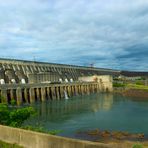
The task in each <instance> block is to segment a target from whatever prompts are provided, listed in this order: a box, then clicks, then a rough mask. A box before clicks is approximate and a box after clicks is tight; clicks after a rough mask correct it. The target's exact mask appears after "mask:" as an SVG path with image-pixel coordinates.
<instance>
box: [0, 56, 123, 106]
mask: <svg viewBox="0 0 148 148" xmlns="http://www.w3.org/2000/svg"><path fill="white" fill-rule="evenodd" d="M119 73H120V71H116V70H111V69H103V68H93V67H83V66H74V65H64V64H53V63H45V62H35V61H22V60H12V59H0V102H5V103H11V101H12V100H15V101H16V102H17V104H18V105H20V104H23V103H33V102H35V101H45V100H54V99H62V98H65V94H66V98H69V97H72V96H76V95H83V94H90V93H95V92H99V91H100V92H102V91H112V88H111V87H112V78H111V76H109V75H112V76H116V75H119ZM100 75H102V76H101V77H98V76H100ZM104 75H106V76H104ZM83 77H84V78H85V79H88V81H85V79H83ZM80 78H82V79H80Z"/></svg>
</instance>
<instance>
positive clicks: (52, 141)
mask: <svg viewBox="0 0 148 148" xmlns="http://www.w3.org/2000/svg"><path fill="white" fill-rule="evenodd" d="M0 140H2V141H5V142H8V143H17V144H19V145H21V146H23V147H24V148H111V147H112V146H111V145H109V144H101V143H98V142H89V141H83V140H76V139H71V138H64V137H60V136H53V135H49V134H43V133H37V132H32V131H27V130H23V129H18V128H12V127H7V126H2V125H0Z"/></svg>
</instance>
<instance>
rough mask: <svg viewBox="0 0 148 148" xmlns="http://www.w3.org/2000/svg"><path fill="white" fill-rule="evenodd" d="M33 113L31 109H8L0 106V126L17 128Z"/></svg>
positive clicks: (6, 106) (5, 106) (3, 105)
mask: <svg viewBox="0 0 148 148" xmlns="http://www.w3.org/2000/svg"><path fill="white" fill-rule="evenodd" d="M34 113H35V110H34V109H33V108H32V107H25V108H19V109H11V110H10V109H9V107H8V105H6V104H0V124H2V125H10V126H13V127H19V126H21V125H22V123H23V122H24V121H25V120H26V119H28V118H29V117H30V116H31V115H33V114H34Z"/></svg>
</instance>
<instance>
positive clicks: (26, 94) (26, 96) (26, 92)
mask: <svg viewBox="0 0 148 148" xmlns="http://www.w3.org/2000/svg"><path fill="white" fill-rule="evenodd" d="M28 96H29V95H28V91H27V88H25V89H24V97H25V101H26V103H29V101H28V99H29V98H28Z"/></svg>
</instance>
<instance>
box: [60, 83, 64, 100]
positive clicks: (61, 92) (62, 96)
mask: <svg viewBox="0 0 148 148" xmlns="http://www.w3.org/2000/svg"><path fill="white" fill-rule="evenodd" d="M60 94H61V98H64V88H63V86H60Z"/></svg>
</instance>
